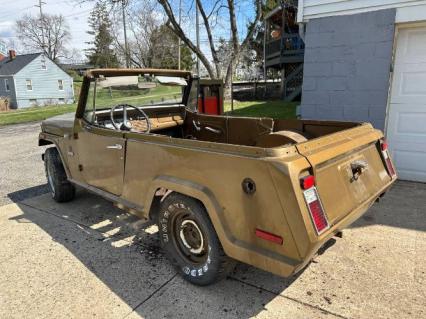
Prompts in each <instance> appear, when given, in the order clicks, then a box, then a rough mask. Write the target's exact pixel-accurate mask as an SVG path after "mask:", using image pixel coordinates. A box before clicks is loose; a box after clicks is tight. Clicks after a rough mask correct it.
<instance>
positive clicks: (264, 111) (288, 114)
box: [0, 96, 298, 125]
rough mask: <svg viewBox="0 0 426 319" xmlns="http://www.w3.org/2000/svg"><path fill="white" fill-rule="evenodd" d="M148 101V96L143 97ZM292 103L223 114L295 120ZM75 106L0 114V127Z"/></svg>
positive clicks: (248, 104) (247, 105)
mask: <svg viewBox="0 0 426 319" xmlns="http://www.w3.org/2000/svg"><path fill="white" fill-rule="evenodd" d="M145 98H146V99H149V98H150V97H149V96H146V97H145ZM297 104H298V103H294V102H291V103H289V102H283V101H244V102H239V101H234V111H233V112H231V104H230V103H229V102H228V103H225V112H226V114H228V115H235V116H253V117H273V118H295V116H296V105H297ZM75 108H76V104H69V105H52V106H39V107H31V108H27V109H21V110H12V111H9V112H2V113H0V125H8V124H17V123H26V122H35V121H41V120H44V119H47V118H49V117H52V116H55V115H60V114H64V113H69V112H74V111H75Z"/></svg>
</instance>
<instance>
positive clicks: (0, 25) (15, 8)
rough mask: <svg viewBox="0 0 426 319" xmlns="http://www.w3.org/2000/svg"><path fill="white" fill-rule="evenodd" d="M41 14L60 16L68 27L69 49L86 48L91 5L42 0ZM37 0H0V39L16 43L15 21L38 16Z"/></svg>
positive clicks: (68, 1) (62, 0)
mask: <svg viewBox="0 0 426 319" xmlns="http://www.w3.org/2000/svg"><path fill="white" fill-rule="evenodd" d="M43 2H45V4H44V5H43V12H44V13H47V14H62V15H64V16H65V17H66V19H67V21H68V24H69V26H70V32H71V36H72V39H71V42H70V43H69V47H70V48H76V49H78V50H83V49H85V48H86V47H87V45H86V44H85V42H87V41H89V40H90V36H89V35H88V34H87V33H86V32H87V30H88V27H87V19H88V17H89V13H90V10H91V9H92V7H93V4H92V3H84V4H78V3H77V2H76V1H74V0H43ZM36 5H38V0H0V8H2V10H0V39H1V40H3V41H5V42H6V43H7V42H8V40H9V39H12V40H14V41H18V39H17V38H16V33H15V21H16V20H17V19H19V18H21V17H22V15H24V14H25V13H27V14H31V15H38V13H39V8H38V7H35V6H36Z"/></svg>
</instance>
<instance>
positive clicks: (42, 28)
mask: <svg viewBox="0 0 426 319" xmlns="http://www.w3.org/2000/svg"><path fill="white" fill-rule="evenodd" d="M43 4H46V2H43V1H42V0H38V5H35V6H36V7H38V8H39V9H40V25H41V46H42V50H43V52H44V53H46V42H45V40H44V18H43Z"/></svg>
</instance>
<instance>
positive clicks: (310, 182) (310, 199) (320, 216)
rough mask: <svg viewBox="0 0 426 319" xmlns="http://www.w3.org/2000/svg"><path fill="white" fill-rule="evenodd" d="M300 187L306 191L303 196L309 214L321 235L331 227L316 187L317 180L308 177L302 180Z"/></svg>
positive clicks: (311, 176)
mask: <svg viewBox="0 0 426 319" xmlns="http://www.w3.org/2000/svg"><path fill="white" fill-rule="evenodd" d="M300 186H301V187H302V189H304V192H303V196H304V197H305V201H306V205H307V206H308V210H309V214H310V216H311V219H312V223H313V224H314V227H315V230H316V232H317V234H318V235H319V234H321V233H322V232H324V231H325V230H327V229H328V228H329V227H330V226H329V224H328V220H327V217H326V215H325V213H324V208H323V206H322V204H321V200H320V198H319V196H318V191H317V188H316V187H315V178H314V176H313V175H308V176H306V177H303V178H301V179H300Z"/></svg>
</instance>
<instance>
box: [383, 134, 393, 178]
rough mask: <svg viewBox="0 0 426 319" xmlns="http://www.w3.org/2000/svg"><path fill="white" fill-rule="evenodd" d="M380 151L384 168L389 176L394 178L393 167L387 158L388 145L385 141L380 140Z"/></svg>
mask: <svg viewBox="0 0 426 319" xmlns="http://www.w3.org/2000/svg"><path fill="white" fill-rule="evenodd" d="M380 149H381V150H382V157H383V160H384V161H385V164H386V168H387V170H388V173H389V175H390V176H392V177H394V176H395V175H396V172H395V168H394V167H393V164H392V161H391V159H390V157H389V151H388V143H386V141H385V140H380Z"/></svg>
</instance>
